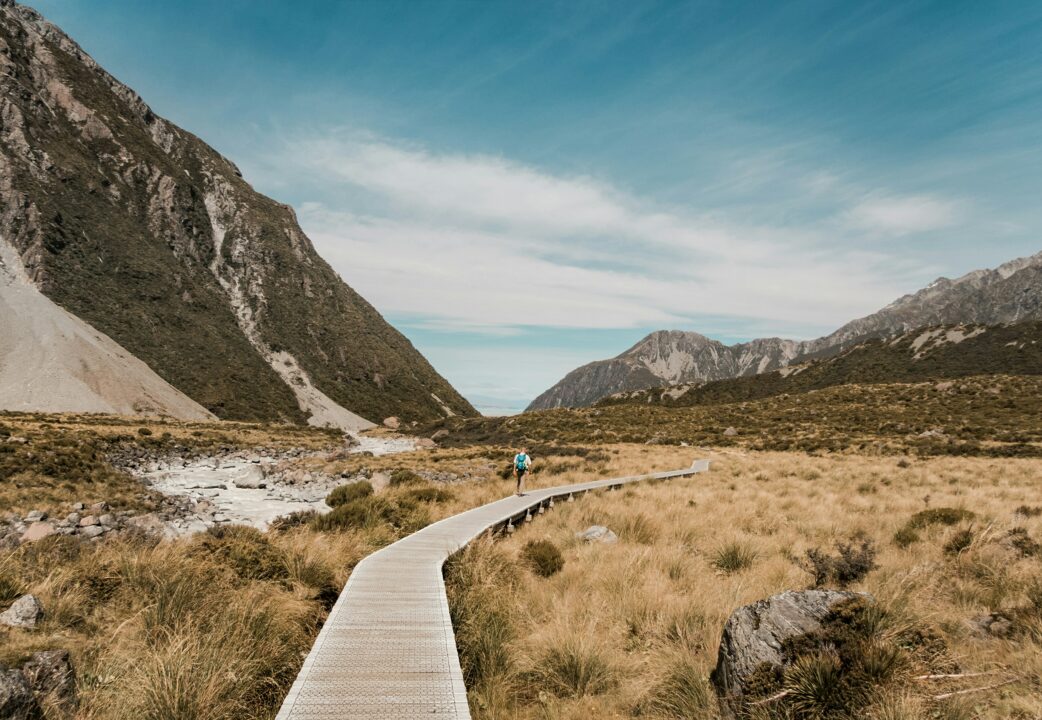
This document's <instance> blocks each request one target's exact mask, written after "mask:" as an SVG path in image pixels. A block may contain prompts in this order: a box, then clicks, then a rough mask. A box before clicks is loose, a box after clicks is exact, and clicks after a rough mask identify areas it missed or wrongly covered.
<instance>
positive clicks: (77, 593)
mask: <svg viewBox="0 0 1042 720" xmlns="http://www.w3.org/2000/svg"><path fill="white" fill-rule="evenodd" d="M143 430H144V431H147V433H148V434H145V433H144V432H142V431H143ZM0 435H2V437H0V447H2V448H5V449H4V451H3V452H2V453H0V472H3V473H4V476H3V484H2V487H0V490H2V492H3V495H2V496H0V501H2V502H3V503H4V507H5V508H7V509H10V510H17V511H18V512H25V511H27V510H28V509H30V508H29V506H30V504H32V503H42V504H44V505H45V506H46V509H48V510H49V511H50V512H52V513H59V512H64V511H67V509H68V507H69V505H70V503H72V502H74V501H81V502H91V501H95V500H96V499H106V500H107V501H108V502H110V503H112V504H113V506H114V508H115V509H122V510H124V511H125V512H128V513H134V512H145V511H148V510H150V509H151V508H152V507H153V503H154V502H155V497H154V495H153V492H154V491H150V490H148V489H147V488H145V487H144V486H143V485H141V484H140V482H139V481H137V480H134V479H133V478H132V477H130V476H129V475H127V474H126V473H123V472H119V471H116V470H115V469H114V468H112V467H111V465H109V464H107V461H106V460H105V458H106V457H109V456H111V454H112V453H115V454H117V455H118V456H119V457H120V458H121V461H122V462H124V463H126V462H128V459H133V458H135V457H139V460H137V462H142V463H144V462H146V460H145V458H144V456H145V455H147V453H146V452H145V451H146V450H147V452H152V451H154V450H156V448H157V447H158V448H159V449H160V450H164V449H166V450H169V447H170V446H171V445H175V446H180V448H181V450H180V452H182V453H183V454H184V455H185V456H186V457H188V456H194V455H193V453H197V452H198V453H200V454H202V455H205V454H207V453H213V452H215V451H224V450H235V449H236V448H258V447H260V448H264V449H265V450H267V451H273V450H287V449H291V448H300V449H303V450H306V452H301V453H300V457H299V458H298V459H297V460H296V461H295V467H296V469H297V470H298V471H299V472H302V473H307V474H311V475H315V476H322V477H327V478H340V479H343V480H344V482H348V481H349V480H350V481H356V480H361V479H362V478H369V480H370V481H371V482H372V484H373V485H374V486H376V487H377V491H376V493H375V494H374V495H372V496H369V497H366V498H361V499H359V500H357V501H353V502H350V503H348V504H347V505H345V506H344V507H342V508H338V509H337V510H336V511H334V512H332V513H330V514H329V515H327V516H323V519H322V520H321V521H319V520H316V519H315V518H314V517H312V516H306V515H305V516H298V517H296V518H294V519H293V520H291V521H290V522H287V523H281V524H276V527H275V528H274V529H272V530H270V531H268V532H266V533H264V532H260V531H258V530H256V529H254V528H246V527H227V526H223V527H218V528H215V529H213V530H210V531H207V532H204V533H199V534H197V535H194V536H192V537H187V538H180V539H176V540H172V541H165V542H159V541H157V540H156V539H154V538H149V537H147V536H145V535H142V534H137V533H122V534H119V533H113V534H112V535H111V537H110V536H109V535H108V534H106V535H105V536H104V537H103V539H102V540H95V541H82V540H79V539H77V538H75V537H69V536H54V537H50V538H46V539H45V540H41V541H37V542H31V543H30V542H27V543H23V544H21V546H20V547H18V548H16V549H13V550H6V551H4V553H3V554H2V555H0V606H3V607H6V606H7V605H8V604H10V602H11V601H13V600H14V599H15V598H16V597H18V596H19V595H20V594H22V593H27V592H31V593H33V594H34V595H36V596H37V597H38V598H39V599H40V602H41V603H42V605H43V607H44V616H43V618H42V620H41V622H40V624H39V625H38V626H37V627H36V628H35V629H9V628H0V664H4V665H7V666H17V665H18V664H20V663H22V662H24V661H25V659H26V658H28V657H29V656H31V655H32V654H33V653H35V652H37V651H40V650H48V649H56V648H62V649H67V650H70V651H71V653H72V660H73V664H74V667H75V668H76V673H77V688H78V708H79V709H78V710H77V711H76V713H77V716H78V717H85V718H99V719H100V718H118V719H122V718H127V719H128V720H129V718H141V717H148V718H199V719H200V720H202V719H203V718H206V719H207V720H209V719H211V718H213V719H217V720H221V719H222V718H228V719H229V720H230V719H231V718H237V719H241V718H271V717H273V716H274V714H275V712H276V710H277V708H278V706H279V704H280V702H281V700H282V697H283V695H284V693H285V692H286V690H287V689H288V687H289V685H290V684H291V682H292V680H293V678H294V677H295V675H296V672H297V670H298V669H299V667H300V664H301V662H302V659H303V656H304V654H305V653H306V651H307V650H308V649H309V647H310V645H311V643H312V641H313V639H314V637H315V635H316V634H317V631H318V628H319V627H320V624H321V622H322V620H323V618H324V616H325V613H326V611H327V609H328V608H329V607H330V605H331V603H332V602H333V601H334V600H335V598H336V596H337V593H338V592H339V589H340V588H341V587H342V585H343V583H344V582H345V581H346V578H347V576H348V575H349V573H350V571H351V568H352V567H353V566H354V564H355V563H357V562H358V560H360V559H361V558H362V557H364V556H365V555H366V554H368V553H369V552H371V551H372V550H374V549H376V548H378V547H382V546H383V545H385V544H387V543H389V542H392V541H394V540H395V539H397V538H398V537H401V536H403V535H405V534H408V533H409V532H412V531H413V530H415V529H417V528H419V527H422V526H423V525H425V524H427V523H429V522H432V521H434V520H437V519H439V518H441V517H446V516H448V515H451V514H455V513H457V512H460V511H462V510H464V509H466V508H469V507H473V506H476V505H480V504H483V503H486V502H489V501H492V500H494V499H497V498H499V497H502V496H503V495H504V494H507V493H509V492H511V491H512V482H511V481H510V480H508V479H506V476H507V474H508V472H509V459H510V457H511V456H512V450H511V449H510V448H507V447H504V446H499V445H483V444H469V445H466V446H464V447H458V448H433V449H423V450H416V451H413V452H405V453H401V454H394V455H383V456H369V455H365V454H357V453H355V454H349V453H345V452H343V451H342V450H341V449H340V448H339V447H338V446H337V442H336V439H335V438H334V437H332V436H330V435H328V434H322V433H320V432H317V431H315V430H311V429H294V428H275V427H265V426H249V425H234V424H220V425H214V424H209V425H191V424H183V423H175V424H163V423H142V422H141V421H123V420H111V421H108V420H104V421H103V420H102V419H99V418H93V417H57V416H11V415H6V416H0ZM12 438H15V440H14V441H12ZM138 451H141V452H142V453H144V455H141V456H139V455H137V454H136V453H137V452H138ZM533 454H534V456H535V459H536V463H537V466H536V472H535V474H534V476H533V478H532V481H533V483H534V484H536V485H541V486H548V485H558V484H564V483H570V482H577V481H582V480H590V479H596V478H599V477H611V476H617V475H627V474H636V473H643V472H652V471H656V470H666V469H673V468H675V467H681V466H686V465H688V464H690V462H691V461H692V460H693V459H695V457H696V456H698V457H703V456H708V457H711V458H712V459H713V461H714V467H713V470H712V471H711V472H710V473H709V474H707V475H702V476H698V477H697V478H694V479H690V480H681V481H672V482H670V483H660V484H653V485H646V486H640V487H633V488H629V489H626V490H623V491H618V492H614V493H604V494H599V495H590V496H588V497H585V498H583V499H581V500H579V501H578V502H575V503H570V504H562V503H558V505H557V507H556V508H555V509H554V510H553V511H551V512H550V513H548V514H546V515H544V516H541V517H540V518H538V519H537V520H536V521H535V522H533V523H532V524H530V525H526V526H524V527H523V528H521V529H520V531H519V532H517V533H516V534H515V535H514V536H512V537H509V538H506V539H502V540H499V541H497V542H495V543H494V544H492V545H485V544H477V545H474V546H473V547H472V548H471V549H469V550H468V551H466V552H465V553H463V554H461V556H460V558H459V559H458V560H457V561H455V562H454V563H453V564H452V565H451V566H450V567H449V569H448V579H449V587H450V596H451V599H452V601H453V609H454V615H455V617H454V620H455V621H456V624H457V633H458V640H459V644H460V649H461V653H462V659H463V664H464V669H465V672H467V674H468V688H469V690H470V700H471V705H472V709H473V712H474V715H475V716H476V717H478V718H506V717H509V718H515V717H517V718H537V717H538V718H586V717H591V716H597V717H631V716H633V715H634V714H639V715H642V716H647V717H663V718H668V717H715V716H716V713H717V710H716V706H715V701H714V699H713V697H712V694H711V692H710V690H709V686H708V684H707V683H708V680H707V678H708V674H709V671H710V670H711V668H712V666H713V664H714V663H715V659H716V647H717V644H718V642H719V638H720V632H721V629H722V627H723V623H724V621H725V620H726V618H727V616H728V615H729V613H730V612H731V611H732V610H733V609H734V608H735V607H737V606H739V605H741V604H743V603H747V602H750V601H752V600H756V599H759V598H762V597H765V596H767V595H770V594H772V593H775V592H778V591H780V590H784V589H790V588H796V589H799V588H805V587H808V586H810V585H812V584H813V583H814V577H813V574H812V573H811V572H808V570H807V569H806V568H807V567H809V565H808V561H807V554H806V553H807V550H810V549H813V548H819V549H821V550H822V551H824V552H827V553H831V554H833V555H834V554H835V553H836V550H835V545H836V543H848V542H853V543H854V544H855V545H856V546H858V547H860V546H861V543H863V542H864V541H866V540H867V541H869V542H870V543H871V546H872V547H873V548H874V549H875V550H876V556H875V566H876V567H875V568H874V569H872V570H871V571H870V572H868V573H867V574H866V575H865V576H864V577H863V578H861V579H859V580H857V581H855V582H853V583H851V584H850V587H852V588H853V589H862V590H866V591H869V592H871V593H872V594H873V595H875V597H876V598H878V601H879V603H880V604H881V605H882V607H884V608H885V609H886V611H887V613H888V615H889V617H891V618H892V622H893V625H892V627H894V628H898V629H899V628H909V627H915V628H920V629H922V632H923V633H924V635H923V636H924V637H926V636H929V637H934V636H936V637H937V638H939V639H940V641H941V642H943V648H944V649H943V652H942V655H943V658H942V659H943V663H944V666H945V667H946V668H957V669H958V672H992V673H996V675H994V676H986V677H983V679H982V680H981V681H980V682H979V683H974V682H973V680H974V678H968V679H966V680H955V681H947V682H945V681H936V682H934V683H933V684H929V683H923V682H919V681H912V680H908V679H907V678H908V677H910V673H911V672H912V669H913V667H915V666H914V665H912V664H910V665H909V666H908V672H907V673H904V674H903V675H901V678H904V679H903V680H901V681H900V682H896V681H895V683H894V684H893V685H892V686H888V688H887V692H886V693H885V694H881V695H880V696H879V697H876V698H874V699H873V702H874V703H875V705H873V708H874V710H873V712H875V714H874V715H873V716H874V717H923V718H925V717H938V716H943V717H972V716H981V717H996V718H997V717H1011V716H1012V717H1025V718H1027V717H1036V716H1039V715H1040V714H1042V700H1040V692H1039V686H1038V684H1037V677H1038V676H1039V674H1040V673H1042V666H1040V665H1039V659H1038V658H1039V657H1040V656H1042V653H1039V644H1040V642H1042V615H1040V614H1042V590H1039V589H1038V588H1039V587H1042V566H1040V562H1042V552H1040V550H1039V547H1038V544H1037V541H1039V540H1042V499H1040V498H1042V479H1040V478H1042V460H1037V459H992V458H953V457H929V458H918V457H912V456H905V455H862V454H853V453H831V454H824V455H820V456H812V455H808V454H805V453H795V452H762V451H753V450H748V449H742V448H733V447H732V448H727V447H723V448H719V447H718V448H707V449H700V450H695V449H693V448H690V447H681V446H676V445H673V446H669V445H645V444H626V443H615V444H600V445H589V444H585V443H574V444H571V445H567V446H566V445H556V446H555V445H549V444H547V445H545V446H542V447H539V449H538V452H536V451H533ZM41 458H42V459H44V460H46V462H39V460H40V459H41ZM942 508H955V509H956V510H965V511H970V512H972V515H970V514H966V513H954V514H953V515H951V517H954V518H955V520H954V524H952V525H944V524H930V523H926V524H922V525H921V526H918V527H914V528H906V527H905V526H906V525H907V524H908V523H909V521H910V519H911V518H913V516H915V515H916V513H921V512H922V511H923V510H939V509H942ZM939 515H940V516H942V517H945V518H947V517H949V515H946V514H945V513H944V512H940V513H939ZM931 517H932V516H931ZM590 525H604V526H607V527H608V528H610V529H611V530H613V531H614V532H615V533H617V534H618V536H619V541H618V543H616V544H613V545H610V544H603V545H602V544H596V543H595V544H584V543H582V542H580V541H578V540H576V539H575V537H574V536H575V533H576V532H580V531H582V530H584V529H586V528H587V527H588V526H590ZM533 539H547V540H550V541H552V542H553V543H554V544H556V545H557V546H558V547H560V548H561V550H562V553H563V557H564V567H563V570H562V571H561V572H559V573H557V574H555V575H553V576H551V577H545V578H544V577H542V576H539V575H537V574H535V573H533V572H532V571H531V570H530V569H529V565H528V564H527V563H525V562H522V561H521V560H520V559H519V558H520V555H521V551H522V549H523V547H524V546H525V544H526V543H527V542H528V541H529V540H533ZM991 614H994V615H995V616H996V617H998V616H1001V617H1004V618H1007V619H1008V620H1009V622H1007V623H1005V624H1001V627H1002V628H1003V629H1002V631H1001V632H998V631H989V630H987V629H986V627H985V626H986V625H988V623H987V622H984V618H987V617H991ZM993 627H997V626H994V625H993ZM895 632H897V630H895ZM910 662H911V661H910ZM915 662H919V661H918V660H916V661H915ZM939 662H940V661H939ZM992 677H996V678H1000V679H1002V680H1003V681H1005V680H1006V679H1010V680H1013V681H1014V682H1011V683H1010V684H1007V685H1003V686H1002V687H1000V688H997V689H994V690H990V691H984V692H979V693H971V694H968V695H965V696H956V697H955V698H953V699H952V700H948V701H935V700H932V699H931V697H930V696H931V695H936V694H941V693H943V692H945V691H949V690H958V689H972V688H973V687H975V686H978V685H981V686H982V685H987V684H991V683H990V682H989V681H990V679H991V678H992ZM931 682H933V681H931ZM48 702H49V701H48ZM48 707H49V708H50V709H49V710H48V713H49V714H48V717H49V718H61V717H68V716H69V714H68V713H67V712H66V711H64V710H63V709H62V707H61V705H60V703H57V701H55V702H54V703H52V704H51V705H49V706H48ZM876 711H878V712H876ZM63 713H64V714H63Z"/></svg>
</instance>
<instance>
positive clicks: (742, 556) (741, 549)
mask: <svg viewBox="0 0 1042 720" xmlns="http://www.w3.org/2000/svg"><path fill="white" fill-rule="evenodd" d="M755 560H756V552H755V551H754V550H753V549H752V548H750V547H749V546H747V545H743V544H742V543H740V542H731V543H727V544H726V545H724V546H723V547H721V548H720V549H718V550H717V551H716V552H715V553H714V554H713V561H712V562H713V567H715V568H716V569H717V570H720V571H722V572H725V573H727V574H728V575H730V574H732V573H736V572H741V571H742V570H746V569H748V568H750V567H752V565H753V562H754V561H755Z"/></svg>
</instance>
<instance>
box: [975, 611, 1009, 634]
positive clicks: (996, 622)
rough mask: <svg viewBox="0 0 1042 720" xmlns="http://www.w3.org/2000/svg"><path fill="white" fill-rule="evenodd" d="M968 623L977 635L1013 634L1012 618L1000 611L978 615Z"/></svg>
mask: <svg viewBox="0 0 1042 720" xmlns="http://www.w3.org/2000/svg"><path fill="white" fill-rule="evenodd" d="M970 623H971V624H972V625H973V627H974V629H975V630H976V631H977V633H978V634H979V635H984V636H990V637H998V638H1008V637H1009V636H1010V635H1012V634H1013V620H1011V619H1010V618H1009V617H1007V616H1005V615H1003V614H1002V613H994V612H993V613H988V614H987V615H979V616H977V617H975V618H973V620H971V621H970Z"/></svg>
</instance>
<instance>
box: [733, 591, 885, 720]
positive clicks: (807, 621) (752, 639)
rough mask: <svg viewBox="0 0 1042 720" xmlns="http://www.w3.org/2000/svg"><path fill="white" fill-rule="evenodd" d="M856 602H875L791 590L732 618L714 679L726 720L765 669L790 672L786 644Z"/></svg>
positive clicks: (851, 594)
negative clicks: (840, 607)
mask: <svg viewBox="0 0 1042 720" xmlns="http://www.w3.org/2000/svg"><path fill="white" fill-rule="evenodd" d="M853 597H864V598H866V599H868V600H870V601H871V600H872V599H873V598H872V596H871V595H868V594H867V593H854V592H841V591H838V590H801V591H795V590H788V591H786V592H783V593H781V594H780V595H774V596H772V597H769V598H767V599H766V600H759V601H757V602H755V603H753V604H751V605H745V606H743V607H740V608H738V609H737V610H735V611H734V612H733V613H731V617H730V618H728V620H727V624H726V625H724V634H723V637H722V638H721V639H720V650H719V653H718V654H717V662H716V669H715V670H714V671H713V674H712V681H713V686H714V687H715V688H716V692H717V695H718V697H719V698H720V709H721V712H722V713H723V714H724V716H725V717H728V718H732V717H735V715H736V713H737V712H738V710H739V709H740V708H741V704H742V696H743V694H744V693H745V690H746V688H747V683H748V681H749V680H750V678H751V676H752V675H753V673H754V672H755V671H757V670H758V669H759V668H760V667H761V666H762V665H764V664H766V665H769V666H771V667H772V668H783V667H784V666H785V660H784V658H783V656H782V643H783V642H784V641H785V640H786V639H788V638H793V637H799V636H801V635H806V634H807V633H811V632H814V631H816V630H820V629H821V624H822V621H823V620H824V619H825V618H826V617H827V616H828V614H829V611H830V610H831V609H832V607H833V606H834V605H835V604H836V603H838V602H839V601H841V600H846V599H848V598H853Z"/></svg>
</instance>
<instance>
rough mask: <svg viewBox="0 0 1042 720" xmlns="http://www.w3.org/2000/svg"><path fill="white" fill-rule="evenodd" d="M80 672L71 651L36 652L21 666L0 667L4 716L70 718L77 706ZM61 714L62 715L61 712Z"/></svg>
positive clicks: (13, 719) (12, 719)
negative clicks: (77, 680)
mask: <svg viewBox="0 0 1042 720" xmlns="http://www.w3.org/2000/svg"><path fill="white" fill-rule="evenodd" d="M77 702H78V700H77V692H76V673H75V672H74V671H73V667H72V661H71V659H70V658H69V653H68V651H67V650H45V651H43V652H38V653H34V654H33V656H32V657H31V658H30V659H29V661H28V662H27V663H25V665H23V666H22V667H21V668H20V669H7V668H3V667H0V718H3V720H43V718H44V717H45V716H44V712H43V707H47V708H48V713H47V715H46V717H59V716H60V717H67V716H70V714H71V713H72V712H73V711H75V709H76V705H77ZM59 713H60V715H59Z"/></svg>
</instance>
